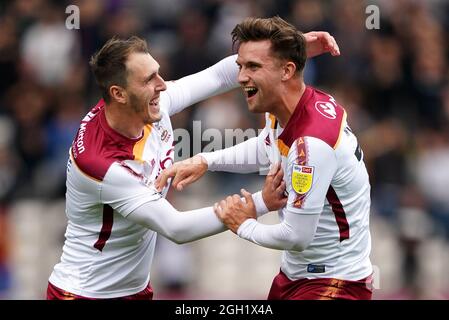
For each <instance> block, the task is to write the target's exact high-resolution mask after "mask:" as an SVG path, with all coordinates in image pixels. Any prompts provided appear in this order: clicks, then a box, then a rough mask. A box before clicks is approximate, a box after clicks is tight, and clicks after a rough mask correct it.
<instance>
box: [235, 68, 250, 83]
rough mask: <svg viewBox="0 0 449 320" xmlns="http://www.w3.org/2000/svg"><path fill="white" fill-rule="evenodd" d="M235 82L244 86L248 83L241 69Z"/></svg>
mask: <svg viewBox="0 0 449 320" xmlns="http://www.w3.org/2000/svg"><path fill="white" fill-rule="evenodd" d="M237 80H238V82H239V83H240V84H242V85H243V84H245V83H248V81H249V77H248V75H247V73H246V72H245V70H244V69H243V68H242V69H240V71H239V75H238V78H237Z"/></svg>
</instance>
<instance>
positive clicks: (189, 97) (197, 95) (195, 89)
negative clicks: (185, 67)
mask: <svg viewBox="0 0 449 320" xmlns="http://www.w3.org/2000/svg"><path fill="white" fill-rule="evenodd" d="M236 58H237V56H236V55H232V56H229V57H227V58H224V59H223V60H221V61H219V62H218V63H216V64H214V65H213V66H211V67H209V68H207V69H205V70H203V71H200V72H198V73H195V74H192V75H189V76H186V77H183V78H181V79H179V80H176V81H168V82H167V90H166V91H163V92H162V93H161V99H160V105H161V108H163V109H165V110H166V111H167V112H168V114H169V115H170V116H171V115H173V114H175V113H178V112H180V111H182V110H184V109H185V108H186V107H188V106H191V105H193V104H195V103H197V102H199V101H201V100H204V99H206V98H208V97H211V96H214V95H217V94H220V93H223V92H226V91H229V90H231V89H234V88H237V87H238V81H237V75H238V67H237V64H236V63H235V60H236Z"/></svg>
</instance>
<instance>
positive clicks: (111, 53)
mask: <svg viewBox="0 0 449 320" xmlns="http://www.w3.org/2000/svg"><path fill="white" fill-rule="evenodd" d="M136 52H137V53H148V52H149V51H148V46H147V43H146V41H145V40H143V39H141V38H139V37H136V36H132V37H130V38H128V39H126V40H123V39H119V38H117V37H113V38H111V39H109V40H108V42H106V43H105V45H104V46H103V47H102V48H101V49H100V50H99V51H97V52H96V53H95V54H94V55H93V56H92V58H91V59H90V62H89V65H90V67H91V68H92V72H93V73H94V76H95V80H96V81H97V84H98V86H99V87H100V90H101V95H102V96H103V99H104V100H105V101H106V102H109V101H110V99H111V97H110V95H109V88H110V87H111V86H112V85H118V86H121V87H124V88H125V87H126V85H127V81H126V78H127V70H126V64H125V63H126V60H127V59H128V56H129V55H130V54H131V53H136Z"/></svg>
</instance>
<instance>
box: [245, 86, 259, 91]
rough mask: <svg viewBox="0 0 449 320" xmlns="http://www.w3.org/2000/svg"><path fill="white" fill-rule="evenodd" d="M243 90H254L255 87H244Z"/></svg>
mask: <svg viewBox="0 0 449 320" xmlns="http://www.w3.org/2000/svg"><path fill="white" fill-rule="evenodd" d="M243 90H244V91H245V92H250V91H256V90H257V89H256V88H254V87H244V88H243Z"/></svg>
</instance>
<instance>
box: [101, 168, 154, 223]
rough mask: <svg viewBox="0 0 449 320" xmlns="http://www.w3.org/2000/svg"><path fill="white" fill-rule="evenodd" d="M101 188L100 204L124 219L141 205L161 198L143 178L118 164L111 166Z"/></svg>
mask: <svg viewBox="0 0 449 320" xmlns="http://www.w3.org/2000/svg"><path fill="white" fill-rule="evenodd" d="M101 188H102V189H101V201H102V203H104V204H108V205H110V206H111V207H112V208H113V209H114V210H115V211H117V212H118V213H120V214H121V215H122V216H124V217H125V218H126V216H127V215H128V214H130V213H131V212H132V211H134V210H135V209H136V208H138V207H140V206H142V205H143V204H145V203H147V202H150V201H155V200H157V199H160V198H161V197H162V195H161V194H160V193H158V192H157V191H156V189H155V188H154V187H153V185H152V184H148V183H146V180H145V179H144V177H142V176H139V175H138V174H136V173H135V172H133V171H132V170H131V169H129V168H126V167H124V166H121V165H120V164H119V163H114V164H112V165H111V167H110V168H109V170H108V172H107V173H106V175H105V177H104V179H103V183H102V184H101Z"/></svg>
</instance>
